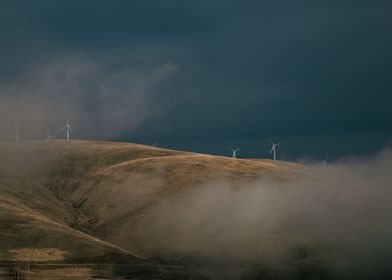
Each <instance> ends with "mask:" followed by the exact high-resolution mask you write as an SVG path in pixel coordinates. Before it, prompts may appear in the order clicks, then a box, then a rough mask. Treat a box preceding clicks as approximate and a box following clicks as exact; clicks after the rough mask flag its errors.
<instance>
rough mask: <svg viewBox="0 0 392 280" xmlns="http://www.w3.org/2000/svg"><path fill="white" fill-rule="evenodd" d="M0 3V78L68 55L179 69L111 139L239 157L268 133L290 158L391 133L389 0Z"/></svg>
mask: <svg viewBox="0 0 392 280" xmlns="http://www.w3.org/2000/svg"><path fill="white" fill-rule="evenodd" d="M1 6H2V9H1V12H0V13H1V27H0V30H1V34H2V36H1V37H2V44H1V46H0V58H1V61H2V65H1V66H0V79H1V81H4V82H6V83H8V82H9V81H10V80H15V79H16V80H18V79H20V77H21V76H23V75H25V74H24V72H33V71H35V69H37V68H41V67H45V65H48V64H52V63H54V62H55V61H57V60H59V59H64V57H69V56H73V55H75V54H76V55H79V56H82V57H85V58H86V59H88V60H89V61H92V62H93V63H94V64H95V65H97V67H99V68H100V69H104V72H106V73H110V71H112V69H116V68H118V67H120V68H124V67H125V68H126V67H129V65H132V67H135V66H136V67H137V66H140V67H142V68H146V67H147V66H148V65H164V64H166V63H171V64H173V65H176V66H177V67H178V69H180V70H178V71H176V72H175V74H174V75H173V76H170V79H163V80H162V81H161V82H160V84H159V88H156V89H155V90H156V94H155V95H154V98H153V99H152V100H151V101H152V102H153V103H155V104H158V107H162V108H164V109H163V110H161V111H160V112H159V113H156V114H152V115H149V112H146V117H145V118H143V120H142V121H141V122H140V123H139V125H138V126H137V127H135V126H132V127H128V130H127V129H126V127H125V128H124V130H123V134H122V135H123V136H122V137H121V139H126V140H131V141H139V142H145V143H149V142H155V141H158V142H159V143H161V144H162V145H166V146H170V147H176V148H184V149H191V150H196V151H206V152H212V153H225V152H226V151H225V149H226V146H227V145H229V144H230V145H241V146H244V148H243V153H244V154H243V155H244V156H259V155H266V153H265V151H266V148H267V145H268V142H266V140H265V139H266V138H267V137H272V138H275V139H277V140H281V141H284V144H285V145H282V148H281V152H282V156H285V158H292V157H301V156H302V155H312V154H313V155H319V156H321V155H323V154H325V153H331V154H335V155H343V154H344V153H368V152H371V151H374V150H377V149H380V148H381V147H382V146H383V145H385V144H386V143H387V142H388V141H389V139H390V138H391V135H392V127H391V121H392V113H391V110H390V108H389V107H390V104H391V103H392V97H391V90H392V84H391V81H392V79H391V73H392V69H391V68H392V52H391V49H392V37H391V36H390V34H389V33H390V29H391V27H392V20H391V17H390V16H389V11H390V10H391V8H392V4H391V3H390V1H372V2H369V1H329V2H328V3H316V2H310V1H302V2H298V1H297V2H293V1H275V2H273V3H272V2H271V3H262V2H260V1H245V3H244V2H243V1H242V2H239V1H187V2H184V1H169V2H167V1H132V2H126V1H116V2H111V3H108V2H105V1H83V2H81V1H62V2H58V1H57V2H53V1H38V2H37V3H34V4H33V3H29V2H27V1H19V2H15V1H9V2H2V4H1ZM133 69H136V68H133ZM84 90H85V91H86V93H85V96H86V98H87V99H88V98H90V97H91V99H92V100H94V97H93V96H94V93H93V92H91V91H89V90H88V89H87V88H86V89H84ZM124 90H126V89H124ZM1 94H3V93H1ZM92 102H93V101H92ZM146 110H149V108H146ZM131 128H132V130H131ZM358 137H360V140H358ZM306 142H317V144H312V145H311V146H309V145H308V146H307V143H306ZM359 142H361V143H360V144H359ZM306 146H307V147H306Z"/></svg>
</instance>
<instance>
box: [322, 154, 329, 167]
mask: <svg viewBox="0 0 392 280" xmlns="http://www.w3.org/2000/svg"><path fill="white" fill-rule="evenodd" d="M327 159H328V155H326V156H325V158H324V159H323V166H324V167H326V166H327Z"/></svg>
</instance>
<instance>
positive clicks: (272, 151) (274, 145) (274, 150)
mask: <svg viewBox="0 0 392 280" xmlns="http://www.w3.org/2000/svg"><path fill="white" fill-rule="evenodd" d="M269 141H270V142H271V144H272V148H271V154H272V153H273V154H274V160H276V147H277V146H279V145H280V144H281V143H274V142H272V140H269Z"/></svg>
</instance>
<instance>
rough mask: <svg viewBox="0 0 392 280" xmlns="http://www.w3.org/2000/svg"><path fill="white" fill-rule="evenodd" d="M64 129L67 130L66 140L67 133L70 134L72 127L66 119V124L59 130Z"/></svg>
mask: <svg viewBox="0 0 392 280" xmlns="http://www.w3.org/2000/svg"><path fill="white" fill-rule="evenodd" d="M64 129H65V130H66V131H67V140H69V135H70V132H71V131H72V129H71V125H70V124H69V123H68V121H67V124H66V125H65V126H64V127H63V128H62V129H60V131H61V130H64Z"/></svg>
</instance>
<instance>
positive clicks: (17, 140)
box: [15, 121, 20, 142]
mask: <svg viewBox="0 0 392 280" xmlns="http://www.w3.org/2000/svg"><path fill="white" fill-rule="evenodd" d="M15 133H16V135H15V140H16V142H19V136H20V135H19V122H18V121H15Z"/></svg>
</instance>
